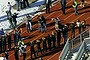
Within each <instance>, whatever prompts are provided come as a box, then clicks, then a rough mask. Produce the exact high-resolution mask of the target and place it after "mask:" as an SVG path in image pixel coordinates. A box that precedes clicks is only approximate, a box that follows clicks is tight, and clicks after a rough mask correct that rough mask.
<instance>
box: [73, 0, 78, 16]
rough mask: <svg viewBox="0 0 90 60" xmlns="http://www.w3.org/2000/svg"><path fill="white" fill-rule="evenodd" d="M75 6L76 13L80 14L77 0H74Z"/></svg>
mask: <svg viewBox="0 0 90 60" xmlns="http://www.w3.org/2000/svg"><path fill="white" fill-rule="evenodd" d="M72 6H73V8H74V11H75V15H78V9H77V7H78V2H77V0H74V3H73V5H72Z"/></svg>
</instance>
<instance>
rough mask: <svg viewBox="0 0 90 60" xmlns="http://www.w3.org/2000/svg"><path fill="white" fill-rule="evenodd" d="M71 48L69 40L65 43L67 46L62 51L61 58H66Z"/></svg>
mask: <svg viewBox="0 0 90 60" xmlns="http://www.w3.org/2000/svg"><path fill="white" fill-rule="evenodd" d="M69 50H70V42H69V41H67V42H66V44H65V47H64V48H63V51H62V53H61V56H60V60H64V59H65V58H66V56H67V53H68V51H69Z"/></svg>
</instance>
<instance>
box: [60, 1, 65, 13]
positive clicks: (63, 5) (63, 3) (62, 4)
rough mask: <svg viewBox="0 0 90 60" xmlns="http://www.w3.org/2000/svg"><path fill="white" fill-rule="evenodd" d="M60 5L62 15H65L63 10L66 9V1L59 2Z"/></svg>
mask: <svg viewBox="0 0 90 60" xmlns="http://www.w3.org/2000/svg"><path fill="white" fill-rule="evenodd" d="M60 3H61V7H62V11H63V14H66V13H65V9H66V0H60Z"/></svg>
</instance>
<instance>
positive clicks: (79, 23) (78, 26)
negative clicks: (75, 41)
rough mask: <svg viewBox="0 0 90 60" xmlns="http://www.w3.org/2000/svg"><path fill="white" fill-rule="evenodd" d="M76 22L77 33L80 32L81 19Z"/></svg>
mask: <svg viewBox="0 0 90 60" xmlns="http://www.w3.org/2000/svg"><path fill="white" fill-rule="evenodd" d="M76 24H77V28H78V34H80V33H81V27H82V24H81V21H80V20H77V22H76Z"/></svg>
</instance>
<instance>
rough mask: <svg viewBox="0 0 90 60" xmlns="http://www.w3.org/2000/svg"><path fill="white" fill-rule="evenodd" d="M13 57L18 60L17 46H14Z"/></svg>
mask: <svg viewBox="0 0 90 60" xmlns="http://www.w3.org/2000/svg"><path fill="white" fill-rule="evenodd" d="M14 56H15V60H19V55H18V46H15V48H14Z"/></svg>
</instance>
